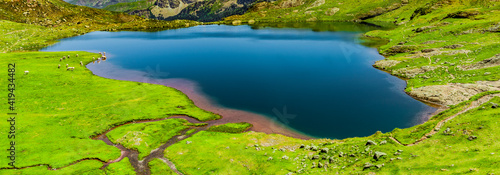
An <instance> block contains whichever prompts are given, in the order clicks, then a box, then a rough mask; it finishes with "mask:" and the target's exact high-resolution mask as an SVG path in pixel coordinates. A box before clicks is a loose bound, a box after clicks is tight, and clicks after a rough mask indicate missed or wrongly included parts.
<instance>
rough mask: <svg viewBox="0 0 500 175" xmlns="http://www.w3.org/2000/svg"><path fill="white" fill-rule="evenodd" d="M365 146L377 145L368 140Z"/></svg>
mask: <svg viewBox="0 0 500 175" xmlns="http://www.w3.org/2000/svg"><path fill="white" fill-rule="evenodd" d="M365 145H377V143H375V142H374V141H371V140H368V141H366V144H365Z"/></svg>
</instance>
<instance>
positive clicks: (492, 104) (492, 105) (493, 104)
mask: <svg viewBox="0 0 500 175" xmlns="http://www.w3.org/2000/svg"><path fill="white" fill-rule="evenodd" d="M490 104H491V108H498V104H496V103H493V102H491V103H490Z"/></svg>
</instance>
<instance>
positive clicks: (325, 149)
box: [321, 148, 329, 153]
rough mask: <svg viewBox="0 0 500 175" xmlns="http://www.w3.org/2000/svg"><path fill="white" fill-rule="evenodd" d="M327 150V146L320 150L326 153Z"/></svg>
mask: <svg viewBox="0 0 500 175" xmlns="http://www.w3.org/2000/svg"><path fill="white" fill-rule="evenodd" d="M328 151H329V149H328V148H323V149H321V152H322V153H328Z"/></svg>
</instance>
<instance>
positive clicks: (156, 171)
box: [148, 159, 177, 175]
mask: <svg viewBox="0 0 500 175" xmlns="http://www.w3.org/2000/svg"><path fill="white" fill-rule="evenodd" d="M148 166H149V168H150V170H151V174H152V175H160V174H161V175H175V174H177V173H175V172H174V171H172V170H171V169H170V167H168V165H167V164H166V163H165V162H163V161H162V160H160V159H153V160H151V161H150V162H149V164H148Z"/></svg>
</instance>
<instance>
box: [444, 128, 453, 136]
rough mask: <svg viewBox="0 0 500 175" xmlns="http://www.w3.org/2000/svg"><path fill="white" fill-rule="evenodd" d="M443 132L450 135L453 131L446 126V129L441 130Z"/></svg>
mask: <svg viewBox="0 0 500 175" xmlns="http://www.w3.org/2000/svg"><path fill="white" fill-rule="evenodd" d="M443 133H444V134H446V135H451V134H453V132H451V129H450V128H446V130H444V131H443Z"/></svg>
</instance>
